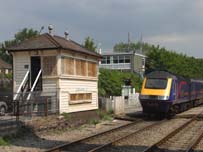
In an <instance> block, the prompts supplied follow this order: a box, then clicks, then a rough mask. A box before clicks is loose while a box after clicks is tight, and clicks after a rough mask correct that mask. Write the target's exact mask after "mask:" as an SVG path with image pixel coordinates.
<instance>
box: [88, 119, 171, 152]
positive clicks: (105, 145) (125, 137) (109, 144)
mask: <svg viewBox="0 0 203 152" xmlns="http://www.w3.org/2000/svg"><path fill="white" fill-rule="evenodd" d="M166 121H167V120H165V119H164V120H162V121H160V122H156V123H153V124H151V125H148V126H146V127H144V128H141V129H139V130H137V131H135V132H133V133H131V134H128V135H126V136H124V137H120V138H118V139H116V140H114V141H112V142H109V143H107V144H104V145H101V146H98V147H96V148H94V149H92V150H89V151H88V152H99V151H100V150H102V149H104V148H106V147H108V146H111V145H113V144H115V143H117V142H119V141H121V140H124V139H127V138H128V137H130V136H133V135H136V134H139V133H140V132H142V131H145V130H148V129H150V128H152V127H154V126H157V125H160V124H161V123H164V122H166Z"/></svg>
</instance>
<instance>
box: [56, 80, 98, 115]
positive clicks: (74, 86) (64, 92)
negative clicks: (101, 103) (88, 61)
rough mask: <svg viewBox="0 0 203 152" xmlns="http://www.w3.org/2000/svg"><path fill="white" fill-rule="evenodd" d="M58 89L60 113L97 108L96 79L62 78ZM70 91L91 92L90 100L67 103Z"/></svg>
mask: <svg viewBox="0 0 203 152" xmlns="http://www.w3.org/2000/svg"><path fill="white" fill-rule="evenodd" d="M60 90H61V91H60V99H61V102H60V113H63V112H77V111H85V110H93V109H98V92H97V81H95V80H94V81H91V80H74V79H67V78H63V79H61V80H60ZM71 93H92V102H91V103H82V104H74V105H69V101H70V96H69V95H70V94H71Z"/></svg>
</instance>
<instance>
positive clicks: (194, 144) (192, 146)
mask: <svg viewBox="0 0 203 152" xmlns="http://www.w3.org/2000/svg"><path fill="white" fill-rule="evenodd" d="M202 138H203V129H202V131H201V133H200V134H199V136H197V137H196V138H195V140H194V142H193V143H191V144H190V145H189V146H188V148H187V150H186V152H193V151H194V148H195V147H196V146H197V144H198V143H199V142H200V141H201V139H202Z"/></svg>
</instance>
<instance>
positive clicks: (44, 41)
mask: <svg viewBox="0 0 203 152" xmlns="http://www.w3.org/2000/svg"><path fill="white" fill-rule="evenodd" d="M49 49H65V50H71V51H76V52H79V53H84V54H88V55H93V56H96V57H101V55H100V54H98V53H96V52H93V51H89V50H87V49H86V48H84V47H83V46H81V45H80V44H78V43H76V42H74V41H73V40H67V39H65V38H63V37H60V36H56V35H54V36H51V35H50V34H48V33H45V34H42V35H39V36H37V37H34V38H31V39H29V40H26V41H23V42H22V43H20V44H18V45H16V46H13V47H10V48H7V50H8V51H11V52H14V51H32V50H49Z"/></svg>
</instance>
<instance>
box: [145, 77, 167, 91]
mask: <svg viewBox="0 0 203 152" xmlns="http://www.w3.org/2000/svg"><path fill="white" fill-rule="evenodd" d="M166 86H167V79H147V81H146V84H145V88H148V89H165V88H166Z"/></svg>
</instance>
